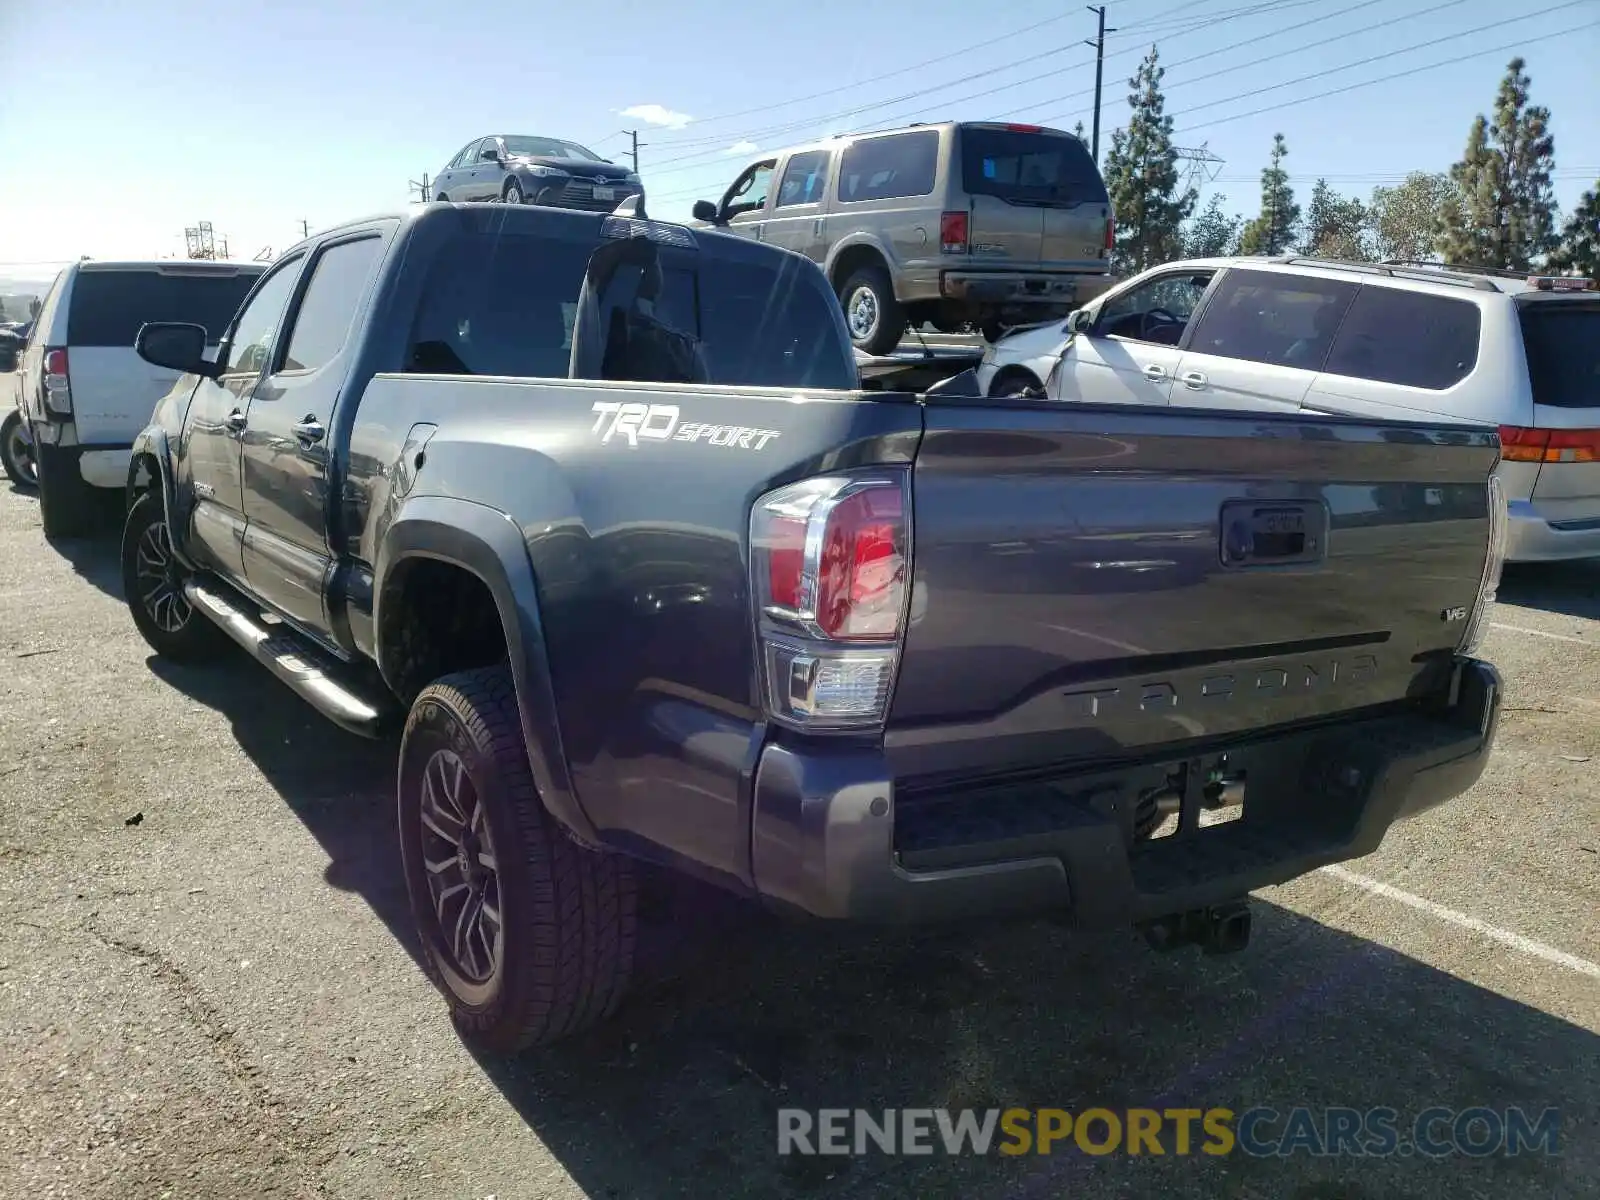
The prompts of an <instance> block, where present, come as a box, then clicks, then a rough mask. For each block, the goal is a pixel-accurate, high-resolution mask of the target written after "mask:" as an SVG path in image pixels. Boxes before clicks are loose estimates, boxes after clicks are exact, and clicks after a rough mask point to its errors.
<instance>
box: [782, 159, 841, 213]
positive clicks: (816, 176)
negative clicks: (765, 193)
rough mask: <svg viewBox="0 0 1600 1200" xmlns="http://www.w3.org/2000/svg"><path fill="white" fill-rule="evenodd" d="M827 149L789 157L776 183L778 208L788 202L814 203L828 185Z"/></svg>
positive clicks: (819, 198) (820, 197)
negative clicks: (780, 177)
mask: <svg viewBox="0 0 1600 1200" xmlns="http://www.w3.org/2000/svg"><path fill="white" fill-rule="evenodd" d="M829 153H830V152H829V151H827V150H809V151H807V152H806V153H804V154H794V155H791V156H790V157H789V163H788V165H787V166H786V167H784V168H783V182H782V183H780V184H779V185H778V203H777V207H778V208H783V207H785V206H786V205H790V204H815V203H816V202H817V201H819V200H821V199H822V193H823V191H824V190H825V189H826V188H827V186H828V155H829Z"/></svg>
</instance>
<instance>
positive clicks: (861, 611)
mask: <svg viewBox="0 0 1600 1200" xmlns="http://www.w3.org/2000/svg"><path fill="white" fill-rule="evenodd" d="M905 569H906V553H905V512H904V509H903V506H902V503H901V498H900V488H899V487H898V486H896V485H890V486H887V487H875V488H870V489H868V490H866V491H860V492H856V493H855V494H854V495H852V496H848V497H846V498H845V499H844V500H841V501H840V502H839V503H838V504H836V505H834V507H833V511H832V512H830V513H829V514H828V517H827V523H826V525H825V526H824V532H823V536H822V556H821V561H820V563H819V564H818V571H817V604H816V623H817V628H818V629H820V630H821V631H822V634H823V636H824V637H829V638H833V639H835V640H836V641H845V640H855V639H860V638H884V637H893V636H894V634H895V633H896V631H897V630H898V629H899V627H900V609H901V604H900V601H901V598H902V593H903V588H904V585H905Z"/></svg>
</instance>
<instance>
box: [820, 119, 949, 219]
mask: <svg viewBox="0 0 1600 1200" xmlns="http://www.w3.org/2000/svg"><path fill="white" fill-rule="evenodd" d="M938 171H939V131H938V130H937V129H921V130H918V131H917V132H916V133H897V134H893V135H892V136H890V137H879V138H863V139H862V140H861V141H859V142H852V143H851V144H850V145H849V146H846V147H845V151H844V153H843V154H842V155H841V156H840V159H839V200H840V201H841V202H842V203H845V204H861V203H864V202H865V201H868V200H888V199H890V198H891V197H895V196H926V195H928V193H930V192H932V191H933V182H934V178H935V176H937V174H938Z"/></svg>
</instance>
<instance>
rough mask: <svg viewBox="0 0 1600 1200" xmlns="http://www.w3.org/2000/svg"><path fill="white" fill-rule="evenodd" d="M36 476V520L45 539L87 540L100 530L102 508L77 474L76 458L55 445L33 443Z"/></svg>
mask: <svg viewBox="0 0 1600 1200" xmlns="http://www.w3.org/2000/svg"><path fill="white" fill-rule="evenodd" d="M33 449H34V454H35V456H36V457H35V458H34V463H35V466H36V469H37V470H38V474H39V521H40V523H41V524H42V525H43V526H44V536H45V537H47V538H52V539H54V538H79V537H88V536H90V535H91V534H93V533H95V532H97V531H98V530H99V529H100V527H101V520H100V518H101V514H102V512H103V509H102V508H101V505H100V498H99V497H97V496H96V495H95V490H96V489H95V488H93V487H91V486H90V485H89V484H87V483H85V482H84V481H83V476H82V475H80V474H79V473H78V461H77V458H76V457H75V456H74V455H73V454H71V453H70V452H69V451H64V450H62V449H61V448H60V447H58V446H47V445H45V444H44V443H42V442H35V443H34V446H33Z"/></svg>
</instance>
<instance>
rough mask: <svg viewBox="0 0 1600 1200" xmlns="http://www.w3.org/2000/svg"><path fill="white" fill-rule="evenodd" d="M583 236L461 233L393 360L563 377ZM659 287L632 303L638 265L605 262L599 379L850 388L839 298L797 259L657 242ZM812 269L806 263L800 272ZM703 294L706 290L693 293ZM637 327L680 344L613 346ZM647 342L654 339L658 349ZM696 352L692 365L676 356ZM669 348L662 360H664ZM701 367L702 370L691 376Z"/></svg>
mask: <svg viewBox="0 0 1600 1200" xmlns="http://www.w3.org/2000/svg"><path fill="white" fill-rule="evenodd" d="M594 250H595V246H594V244H593V243H592V242H589V241H585V240H569V239H564V238H559V237H549V236H539V235H508V234H503V233H502V234H468V235H463V236H462V237H460V238H459V239H458V240H457V241H456V242H455V243H453V244H452V245H451V246H450V247H449V248H447V249H445V250H444V251H443V252H441V254H440V255H439V258H438V260H437V261H436V262H435V263H434V264H433V266H432V267H431V269H430V272H429V276H428V279H427V281H426V283H425V286H424V290H423V298H422V301H421V304H420V306H419V309H418V311H417V315H416V317H415V319H414V321H413V323H412V330H411V335H410V339H409V343H408V347H407V352H406V361H405V366H404V369H405V370H406V371H410V372H419V373H426V374H440V375H492V376H502V377H513V378H535V379H566V378H568V375H569V371H570V369H571V357H572V331H573V323H574V318H575V314H576V305H575V304H574V300H575V298H576V297H577V296H578V294H579V291H580V290H581V288H582V285H583V279H584V273H585V271H586V269H587V267H588V263H589V256H590V255H591V254H592V253H593V252H594ZM661 267H662V288H661V293H660V295H659V296H657V297H656V298H655V299H654V301H653V303H651V304H649V305H648V306H646V305H642V304H640V303H638V301H639V282H640V278H641V273H640V271H639V269H638V268H637V267H624V268H622V269H621V270H619V271H618V273H617V275H616V276H615V277H614V278H613V279H612V281H611V284H610V285H609V287H608V288H607V291H606V294H605V296H604V297H602V310H603V314H604V317H603V320H604V321H605V327H606V328H607V329H608V331H618V332H616V333H612V332H608V345H607V349H606V352H605V353H604V354H603V355H602V363H601V365H600V370H599V373H598V375H597V377H598V378H604V379H612V380H618V381H623V380H626V381H629V382H637V383H683V382H689V383H694V382H703V383H724V384H741V385H745V386H751V387H807V388H827V389H845V390H847V389H850V388H853V387H855V386H856V383H857V380H856V376H855V372H854V363H853V360H852V358H851V356H850V354H849V353H848V350H847V349H846V342H845V340H844V334H843V331H842V326H841V324H840V318H839V316H838V304H837V301H836V300H835V299H834V298H833V296H832V294H831V293H830V292H829V291H828V290H827V289H826V287H825V286H823V285H822V283H821V282H820V277H818V278H816V279H813V278H810V277H809V276H808V275H807V273H806V272H804V271H801V270H799V269H786V268H787V264H785V268H780V269H776V270H775V269H773V268H771V267H768V266H765V265H757V264H752V263H744V262H738V261H730V260H726V259H719V258H717V257H715V256H707V257H705V258H703V259H702V258H699V257H696V256H688V255H684V254H682V253H681V252H677V251H673V250H671V249H670V248H663V250H662V252H661ZM812 274H814V273H812ZM708 296H714V297H715V298H716V299H715V302H714V303H710V302H706V301H705V299H704V298H705V297H708ZM641 319H642V321H643V323H644V324H645V325H649V326H653V327H655V328H658V329H660V330H661V331H662V332H663V333H664V334H665V335H666V338H665V340H666V341H669V342H670V341H674V340H677V341H680V342H682V341H687V342H692V343H695V346H694V351H695V353H694V354H693V355H692V356H682V355H679V356H673V355H667V356H665V357H663V356H660V355H651V356H645V355H632V356H630V355H629V354H627V353H621V354H616V353H612V351H613V350H614V349H615V348H616V347H615V346H614V345H613V344H612V339H613V338H614V337H620V338H624V339H625V338H626V337H627V334H626V332H625V331H626V330H628V329H637V328H638V327H639V324H640V320H641ZM657 348H659V347H657ZM690 357H692V358H693V359H695V365H694V366H693V367H692V368H691V367H688V366H687V365H686V364H687V363H688V361H689V358H690ZM668 359H670V360H671V361H670V362H669V361H667V360H668ZM696 374H701V375H703V376H704V378H694V377H693V376H694V375H696Z"/></svg>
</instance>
